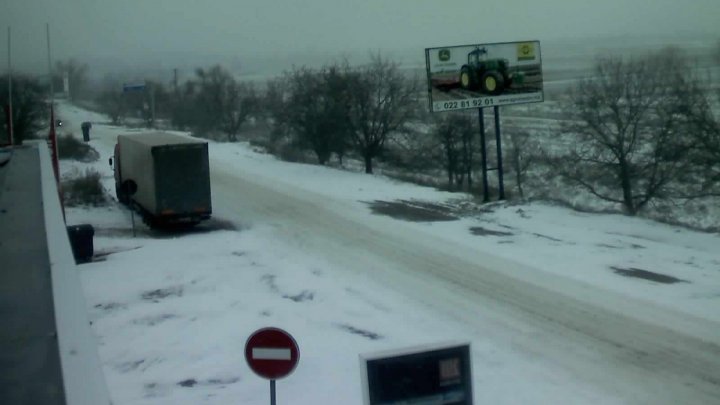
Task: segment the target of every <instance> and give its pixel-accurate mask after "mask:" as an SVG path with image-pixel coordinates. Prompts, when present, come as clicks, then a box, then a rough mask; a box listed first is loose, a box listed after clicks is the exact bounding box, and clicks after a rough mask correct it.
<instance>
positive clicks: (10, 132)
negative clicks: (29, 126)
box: [7, 26, 14, 146]
mask: <svg viewBox="0 0 720 405" xmlns="http://www.w3.org/2000/svg"><path fill="white" fill-rule="evenodd" d="M10 44H11V41H10V27H9V26H8V46H7V49H8V118H7V120H8V138H9V139H8V141H9V142H10V146H12V145H13V143H14V140H13V108H12V63H11V62H10V56H11V55H12V53H11V52H10Z"/></svg>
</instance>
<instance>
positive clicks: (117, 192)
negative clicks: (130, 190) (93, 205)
mask: <svg viewBox="0 0 720 405" xmlns="http://www.w3.org/2000/svg"><path fill="white" fill-rule="evenodd" d="M115 195H116V196H117V199H118V201H119V202H120V204H123V205H127V204H128V198H127V196H126V195H125V193H123V191H122V190H121V189H120V187H118V186H115Z"/></svg>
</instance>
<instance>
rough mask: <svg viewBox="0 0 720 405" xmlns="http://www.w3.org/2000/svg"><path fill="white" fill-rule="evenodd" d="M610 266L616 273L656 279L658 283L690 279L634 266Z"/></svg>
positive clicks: (679, 281)
mask: <svg viewBox="0 0 720 405" xmlns="http://www.w3.org/2000/svg"><path fill="white" fill-rule="evenodd" d="M610 268H611V269H613V271H614V272H615V274H619V275H621V276H625V277H635V278H641V279H643V280H649V281H654V282H656V283H662V284H675V283H689V281H687V280H682V279H679V278H676V277H673V276H668V275H667V274H661V273H655V272H653V271H648V270H643V269H637V268H634V267H628V268H622V267H615V266H610Z"/></svg>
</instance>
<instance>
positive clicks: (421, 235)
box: [62, 107, 720, 404]
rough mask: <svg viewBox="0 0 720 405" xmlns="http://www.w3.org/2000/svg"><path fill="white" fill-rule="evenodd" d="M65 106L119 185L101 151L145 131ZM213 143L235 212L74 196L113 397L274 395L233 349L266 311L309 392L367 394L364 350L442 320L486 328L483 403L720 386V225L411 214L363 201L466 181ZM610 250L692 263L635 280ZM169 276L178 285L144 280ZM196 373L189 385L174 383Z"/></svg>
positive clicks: (479, 355) (701, 395) (156, 399)
mask: <svg viewBox="0 0 720 405" xmlns="http://www.w3.org/2000/svg"><path fill="white" fill-rule="evenodd" d="M62 112H63V113H64V115H63V118H64V119H66V120H67V124H68V127H73V128H75V127H77V126H78V124H79V123H80V122H82V121H83V120H86V119H90V120H92V121H94V122H95V123H97V124H96V125H94V128H93V135H92V140H91V143H92V144H93V146H94V147H96V148H97V149H98V150H99V151H100V153H101V156H102V158H101V159H100V161H98V162H96V163H93V164H92V165H94V166H95V167H97V169H98V170H100V171H101V172H102V173H103V174H104V181H105V183H106V184H105V187H106V188H107V189H108V190H112V188H113V184H112V181H113V180H112V174H111V172H110V171H109V169H108V167H107V159H106V158H107V157H109V156H110V155H111V154H112V145H113V143H114V140H115V138H116V136H117V134H119V133H127V132H129V131H133V130H130V129H128V128H122V127H112V126H105V125H103V124H101V122H102V120H103V119H104V118H103V117H101V116H93V115H92V114H90V113H88V112H84V111H81V110H77V109H73V108H68V107H66V108H65V109H64V110H63V111H62ZM75 131H76V132H77V131H78V130H77V128H76V129H75ZM210 152H211V164H212V168H211V173H212V176H213V179H212V181H213V186H212V189H213V207H214V217H215V218H216V219H220V220H227V221H231V222H233V223H235V224H238V225H240V228H239V229H238V230H237V231H231V232H222V231H221V232H210V233H208V234H202V233H200V234H196V235H193V236H187V237H181V238H179V239H172V240H166V239H163V238H160V239H155V238H152V237H149V236H150V235H152V234H145V237H141V238H138V239H134V238H130V237H129V235H130V234H129V228H128V227H129V218H127V215H125V214H123V213H124V211H123V210H121V209H119V207H113V205H111V206H110V207H108V208H100V209H96V210H89V211H88V210H79V211H73V212H72V213H71V214H70V216H71V217H76V219H75V220H76V221H80V222H91V223H93V224H96V229H97V230H98V232H97V234H96V244H97V246H98V248H100V249H102V250H104V251H106V252H110V255H109V256H108V260H107V261H106V262H98V263H93V264H92V265H87V267H85V268H84V270H83V272H82V274H83V280H84V286H85V288H86V294H87V295H88V302H89V304H90V305H89V311H90V314H91V319H93V320H94V323H93V325H94V329H95V331H96V333H97V334H98V335H99V337H100V340H101V342H102V344H101V350H100V353H101V357H102V359H103V362H104V367H105V373H106V375H107V378H108V380H109V386H110V388H111V391H112V393H113V396H114V397H115V399H116V401H117V403H123V404H150V403H152V404H156V403H173V404H178V403H183V404H185V403H188V404H190V403H198V401H199V400H200V398H204V399H203V400H206V401H207V398H215V399H214V402H212V403H228V402H238V403H260V401H261V398H265V395H266V392H265V385H264V384H261V382H260V381H259V380H258V379H254V378H252V377H246V376H247V374H248V373H249V371H243V368H242V364H241V361H240V360H239V359H237V358H236V356H237V352H236V350H235V349H236V348H237V346H238V345H239V344H241V341H242V339H243V338H244V337H246V336H247V334H248V333H250V332H251V331H252V330H253V329H252V328H254V327H255V326H267V325H269V324H270V325H276V326H282V327H287V328H288V329H289V330H291V331H293V333H294V334H295V335H297V337H298V338H299V341H301V342H302V343H301V346H302V350H303V353H304V356H305V357H303V359H304V360H303V361H301V363H302V364H301V367H300V368H299V369H298V372H297V373H296V374H295V375H293V376H292V377H291V378H289V379H288V380H287V381H283V389H284V393H285V394H284V395H289V396H292V397H293V398H295V399H296V400H297V403H298V404H311V403H312V404H316V403H330V402H328V400H329V398H344V399H345V400H346V403H353V404H355V403H359V402H358V401H359V398H358V382H359V376H358V375H357V373H358V371H357V355H358V353H363V352H368V351H374V350H387V349H393V348H398V347H403V346H408V345H414V344H424V343H429V342H435V341H440V340H442V339H455V340H457V339H459V340H467V341H470V342H471V343H472V345H473V346H472V348H473V379H474V384H475V392H474V397H475V400H476V402H477V403H508V404H514V403H553V402H554V403H593V404H597V403H607V404H618V403H633V404H635V403H672V404H676V403H719V402H720V371H718V370H720V347H719V344H720V317H718V297H720V295H718V294H720V281H719V280H718V277H717V275H716V273H717V268H718V265H719V264H720V258H718V256H717V254H716V246H717V243H718V240H719V239H718V237H717V236H716V235H709V234H700V233H695V232H690V231H687V230H682V229H679V228H673V227H669V226H665V225H660V224H656V223H652V222H651V221H646V220H641V219H630V218H627V217H624V216H614V215H590V214H583V213H575V212H572V211H569V210H564V209H556V208H550V207H539V206H534V205H522V206H520V207H517V206H515V207H512V206H511V207H505V208H500V209H499V210H498V211H497V212H496V213H493V214H483V215H480V216H479V217H472V218H465V219H460V220H457V221H454V222H447V223H411V222H405V221H400V220H396V219H392V218H389V217H384V216H376V215H372V214H371V213H370V210H369V208H368V205H367V204H365V203H364V202H362V201H365V202H367V201H374V200H377V199H382V200H397V199H411V200H423V201H425V200H426V201H436V202H442V201H446V200H448V199H454V198H457V197H458V196H457V195H456V194H455V195H453V194H449V193H441V192H438V191H436V190H432V189H428V188H421V187H416V186H412V185H408V184H405V183H397V182H392V181H389V180H388V179H385V178H383V177H382V176H366V175H362V174H359V173H352V171H347V170H334V169H327V168H321V167H318V166H314V165H299V164H291V163H287V162H281V161H278V160H276V159H274V158H272V157H271V156H268V155H265V154H262V153H256V152H255V151H253V150H252V147H251V146H249V145H246V144H243V145H240V144H236V145H231V144H223V143H211V147H210ZM78 167H79V168H80V170H83V169H82V168H83V166H78ZM68 169H70V167H68ZM220 223H221V224H222V222H220ZM473 227H479V228H480V229H481V230H483V229H485V230H489V231H495V232H498V231H502V232H499V233H501V234H503V235H506V236H494V237H493V236H474V235H473V234H472V233H471V232H468V230H469V229H470V228H473ZM123 229H125V230H124V231H123ZM115 252H116V253H115ZM487 252H490V253H492V254H488V253H487ZM167 255H170V256H171V257H170V259H171V260H169V261H168V260H167V257H166V256H167ZM496 255H497V256H496ZM501 256H502V257H505V259H503V258H501ZM161 258H162V259H161ZM166 261H167V262H168V263H165V262H166ZM147 263H153V265H152V266H151V267H148V266H147ZM160 263H163V265H162V266H159V264H160ZM520 263H524V264H520ZM612 266H616V267H617V266H620V267H638V268H643V269H648V270H656V271H658V272H660V273H663V274H669V275H674V276H677V277H679V278H680V279H682V281H681V282H680V283H678V284H672V285H661V284H656V283H652V282H649V281H644V280H632V279H627V278H625V277H622V276H619V275H617V274H615V273H613V271H612ZM157 291H160V292H163V291H169V293H168V294H170V296H169V298H168V299H166V300H163V301H162V302H160V303H156V302H149V301H147V300H145V299H144V298H143V297H144V296H145V295H147V294H149V293H155V292H157ZM378 291H380V292H378ZM173 294H174V295H173ZM313 297H314V298H313ZM236 308H242V309H243V310H242V311H238V310H236ZM669 308H675V310H670V309H669ZM348 325H350V326H348ZM348 327H349V328H350V330H351V331H354V332H351V333H348V329H347V328H348ZM188 331H210V332H209V333H207V334H203V335H199V334H197V332H196V333H195V334H192V333H191V334H190V335H186V332H188ZM358 332H359V333H360V334H362V333H364V334H365V335H359V334H357V333H358ZM375 334H377V336H374V335H375ZM177 336H182V338H178V337H177ZM318 338H321V339H318ZM128 342H134V343H132V344H131V345H128ZM208 347H210V348H214V349H213V350H209V351H208V349H207V348H208ZM321 353H324V354H321ZM319 376H324V378H325V379H329V381H330V383H329V384H326V385H318V384H317V381H318V379H319V378H320V377H319ZM191 377H192V378H195V379H196V380H197V381H198V385H197V386H196V387H195V388H193V389H189V388H186V387H185V386H183V385H178V384H179V382H181V381H186V380H188V379H189V378H191ZM214 381H220V382H223V381H225V382H227V387H226V388H223V386H222V384H221V386H217V384H215V383H213V382H214ZM307 387H313V388H312V389H310V390H308V389H307ZM262 401H263V402H264V399H262Z"/></svg>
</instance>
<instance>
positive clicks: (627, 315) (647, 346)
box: [212, 164, 720, 404]
mask: <svg viewBox="0 0 720 405" xmlns="http://www.w3.org/2000/svg"><path fill="white" fill-rule="evenodd" d="M212 173H213V179H212V180H213V193H214V195H213V204H214V210H215V214H216V216H218V217H220V218H223V219H228V220H232V221H234V222H238V223H245V224H249V225H252V226H257V225H264V224H271V226H273V227H274V228H275V234H276V236H277V237H278V238H282V239H283V242H284V243H290V244H294V245H296V246H299V247H301V248H302V249H303V250H305V251H307V252H309V253H311V254H317V255H318V256H322V257H324V258H326V259H327V260H328V261H330V262H331V263H332V264H333V265H335V266H336V267H337V269H338V270H345V271H347V272H351V273H354V274H356V275H359V276H360V277H367V278H370V279H374V280H375V281H376V282H380V283H382V284H384V285H385V286H389V287H390V288H392V289H394V290H397V291H398V292H399V293H400V294H403V295H405V296H406V297H407V299H408V300H409V301H411V302H415V303H416V304H417V305H420V306H426V307H427V308H428V310H431V311H436V312H438V313H439V314H440V315H442V316H445V317H446V318H448V319H455V320H456V321H457V322H459V323H461V324H463V325H464V327H465V328H466V330H468V331H472V332H473V333H475V334H477V336H482V337H483V338H490V339H493V340H495V341H497V342H498V344H502V345H505V346H506V345H508V344H510V345H511V346H513V348H514V349H515V350H518V351H520V352H523V353H525V354H527V355H530V356H533V357H535V356H537V357H538V358H539V359H541V361H543V362H548V363H553V364H556V365H557V366H559V367H560V368H563V369H566V370H567V371H568V372H569V373H570V374H573V375H575V376H576V377H577V378H579V379H580V380H584V381H585V382H587V383H588V384H591V385H594V386H597V387H598V388H599V390H601V391H604V392H607V393H608V395H609V396H613V397H615V396H616V397H618V398H621V400H622V401H627V402H629V403H673V404H677V403H718V402H719V401H720V371H718V370H720V346H718V343H719V342H720V328H718V325H717V324H715V323H712V322H709V321H706V320H702V319H699V318H697V319H696V318H693V317H691V316H689V315H687V314H680V313H674V312H672V311H669V310H668V309H666V308H660V307H656V306H654V305H652V304H650V303H647V302H641V301H634V300H632V299H629V298H626V297H623V296H620V295H615V294H613V293H610V292H607V291H599V290H596V289H594V288H593V287H591V286H590V285H587V284H581V283H579V282H576V281H571V280H569V279H566V278H560V277H555V276H553V275H549V274H548V273H541V272H537V271H535V270H533V269H532V268H527V267H523V266H521V265H518V264H515V263H512V262H509V261H505V260H503V259H499V258H496V257H491V256H487V255H482V254H479V253H477V252H475V251H472V250H470V249H466V248H463V247H462V246H458V245H457V244H453V243H451V242H449V241H446V240H443V239H442V238H439V237H435V236H434V235H432V234H431V233H429V232H428V233H425V232H423V231H418V229H417V227H416V226H414V225H416V224H405V223H403V222H400V221H394V220H391V219H388V218H381V217H378V218H377V220H373V219H371V220H368V217H367V216H366V215H363V213H361V212H358V215H357V216H353V215H348V212H352V207H348V204H347V202H344V201H339V200H333V199H329V198H327V197H326V196H318V195H316V194H313V193H311V192H307V191H304V190H302V189H300V188H296V187H294V186H293V185H290V184H287V183H284V182H282V181H281V180H278V179H276V178H266V177H263V176H262V174H259V173H244V174H243V173H237V172H235V173H231V172H229V171H228V169H227V165H224V164H214V166H213V167H212ZM356 211H358V210H357V209H356ZM387 221H394V222H396V223H394V224H392V226H387ZM528 254H530V253H528ZM468 338H473V336H468ZM475 367H482V365H478V364H476V365H475Z"/></svg>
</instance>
